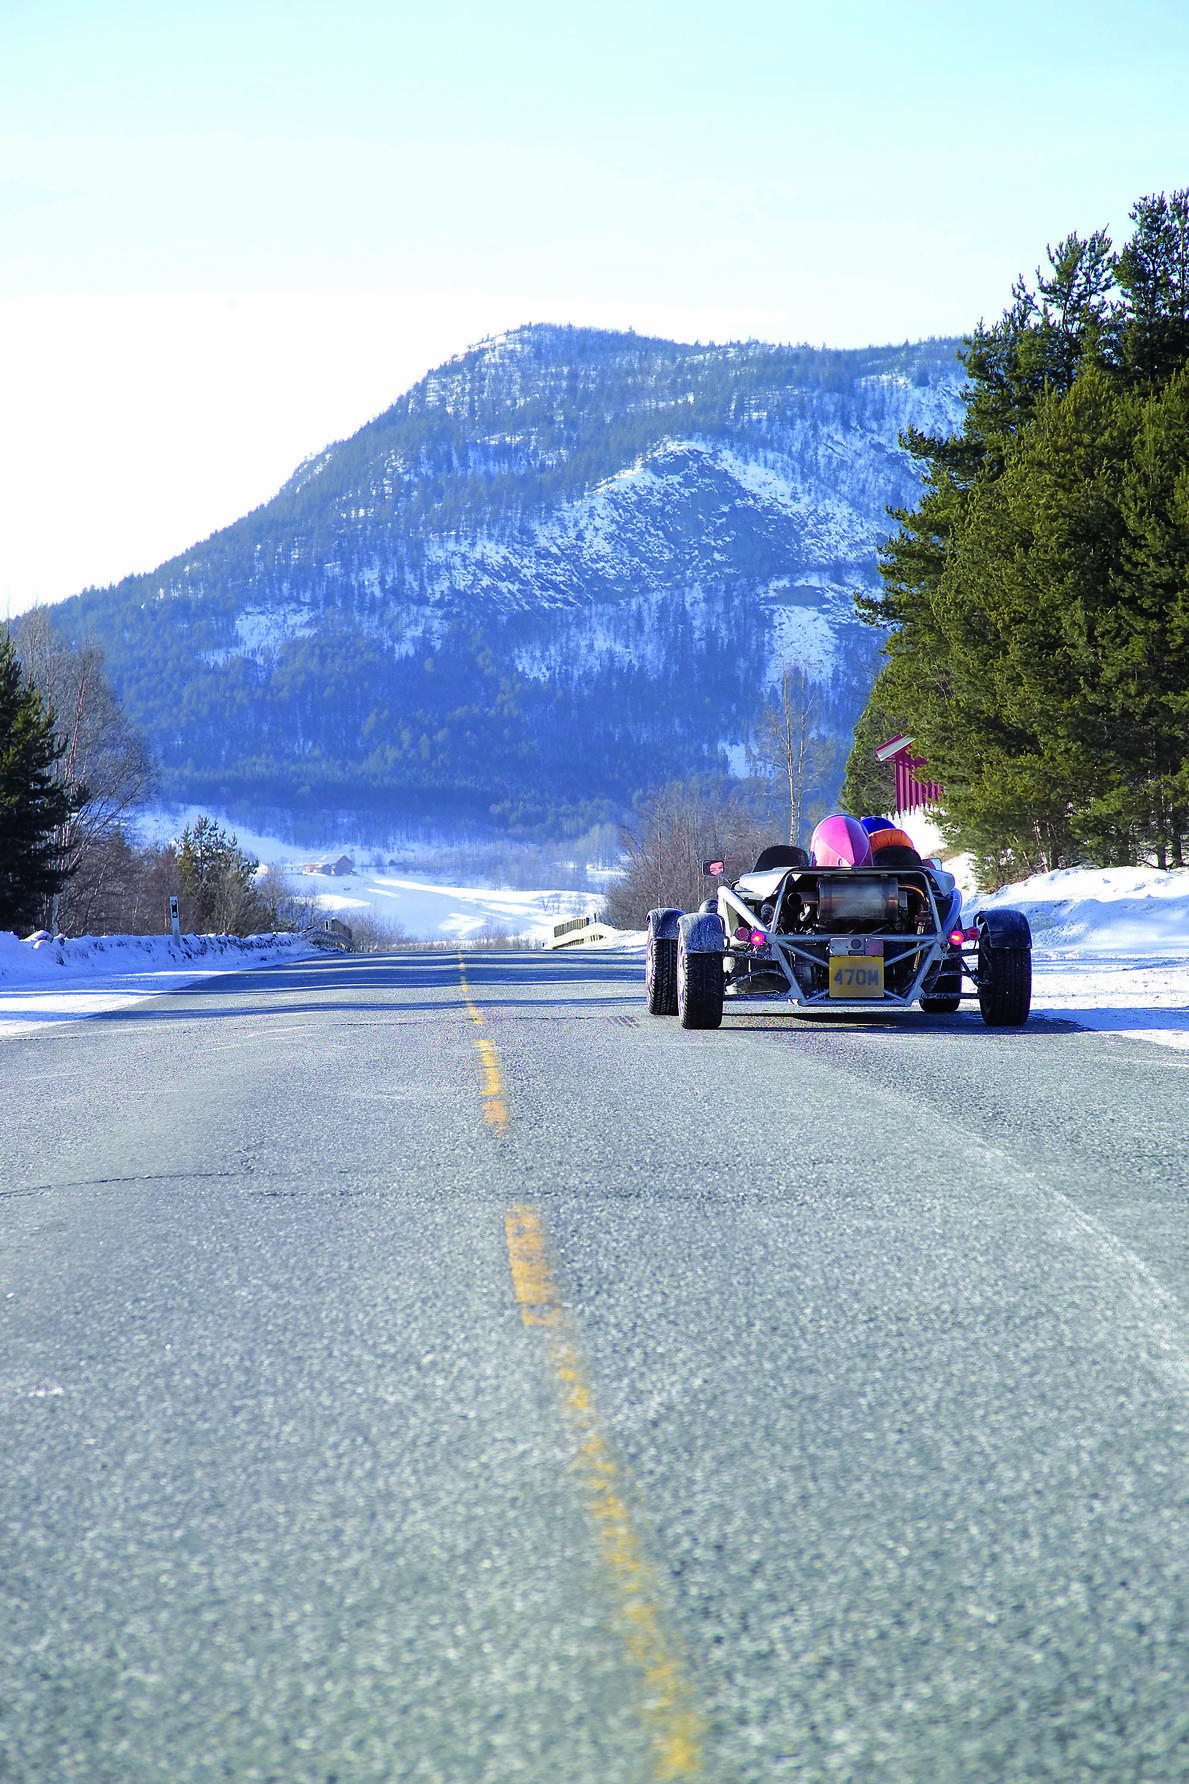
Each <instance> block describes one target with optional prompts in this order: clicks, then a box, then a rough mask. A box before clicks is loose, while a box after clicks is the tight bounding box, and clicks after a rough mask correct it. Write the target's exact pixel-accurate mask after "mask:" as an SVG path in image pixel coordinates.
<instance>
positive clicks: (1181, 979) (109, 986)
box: [0, 867, 1189, 1049]
mask: <svg viewBox="0 0 1189 1784" xmlns="http://www.w3.org/2000/svg"><path fill="white" fill-rule="evenodd" d="M308 877H309V881H310V885H311V892H312V893H314V894H316V895H318V897H319V902H320V904H321V906H322V908H324V909H326V910H335V911H338V912H340V913H341V915H342V917H343V919H344V920H345V921H346V922H348V923H349V922H350V921H351V915H352V912H353V911H359V910H367V911H369V912H372V911H374V912H376V913H377V914H379V915H381V916H382V917H388V918H389V919H390V920H392V921H394V922H397V923H399V924H400V925H401V926H402V927H403V928H404V929H405V931H406V933H407V934H409V935H412V936H426V935H431V936H434V937H436V938H437V939H439V940H445V941H454V942H457V943H459V944H460V945H467V944H470V945H472V946H473V945H479V946H482V945H483V942H484V940H486V939H488V938H491V937H494V936H496V935H498V934H501V933H502V934H504V935H508V936H525V937H536V938H537V939H539V940H544V939H546V938H547V936H548V934H549V932H550V931H551V929H552V926H553V924H554V923H555V922H557V921H559V919H560V918H561V917H563V916H566V915H569V914H570V913H571V912H575V911H577V912H581V911H583V910H586V909H589V908H590V905H591V902H592V900H591V896H590V894H589V893H578V892H532V891H524V892H519V891H507V890H503V891H501V890H499V889H495V888H492V887H465V886H464V887H460V886H442V885H433V884H430V883H429V882H427V881H422V880H412V879H402V878H397V877H390V876H387V875H383V874H381V875H372V874H357V875H352V876H350V877H349V878H345V879H333V878H330V877H328V876H317V875H311V876H308ZM332 888H333V890H332ZM990 905H1013V906H1015V907H1016V908H1017V909H1021V910H1023V911H1024V912H1025V913H1026V914H1027V917H1028V920H1029V922H1030V924H1031V925H1032V933H1033V938H1034V942H1035V947H1034V951H1033V996H1032V1009H1033V1013H1034V1014H1035V1015H1037V1016H1051V1017H1058V1018H1062V1019H1064V1020H1067V1021H1070V1020H1072V1021H1073V1022H1076V1023H1077V1024H1078V1025H1079V1026H1081V1027H1083V1028H1086V1029H1091V1030H1094V1031H1097V1032H1099V1033H1109V1034H1114V1035H1119V1036H1126V1037H1129V1038H1133V1039H1139V1040H1146V1041H1156V1042H1159V1043H1161V1044H1162V1045H1165V1046H1171V1047H1180V1048H1186V1049H1189V870H1185V871H1180V872H1171V873H1158V872H1156V871H1155V870H1154V869H1151V868H1138V867H1126V868H1124V867H1120V868H1070V869H1067V870H1065V871H1064V872H1061V873H1050V874H1041V875H1038V876H1037V877H1036V878H1034V879H1031V880H1025V881H1023V882H1022V883H1021V884H1019V885H1016V886H1008V887H1005V888H1004V889H1003V891H1001V892H997V893H996V894H994V896H993V897H981V898H980V897H977V896H974V897H968V899H967V904H966V908H967V911H968V912H972V911H974V910H976V909H978V908H979V907H980V906H990ZM619 945H620V946H626V947H629V948H635V949H642V946H643V937H642V936H638V935H632V936H626V935H625V936H624V937H623V938H622V941H621V942H620V944H619ZM307 952H308V949H307V947H306V945H305V944H304V943H302V942H301V940H300V938H297V937H293V936H256V937H252V938H251V939H250V940H249V941H246V942H238V941H235V940H234V939H233V938H230V937H226V936H186V937H183V938H182V940H181V941H180V942H175V941H173V940H172V939H171V938H170V937H165V936H109V937H106V938H103V939H94V938H90V937H82V938H79V939H78V940H74V941H68V942H65V943H55V942H51V941H47V942H43V943H42V944H41V945H40V946H35V945H32V944H31V943H29V942H26V941H18V939H17V938H16V937H15V936H10V935H3V934H0V1037H4V1036H7V1035H12V1034H16V1033H28V1032H29V1031H30V1030H31V1029H36V1028H42V1027H44V1026H46V1025H47V1024H48V1023H53V1022H60V1021H63V1020H65V1021H72V1020H77V1018H78V1017H80V1016H87V1015H95V1014H98V1013H99V1012H101V1011H105V1010H114V1009H119V1008H121V1007H123V1006H124V1005H126V1004H129V1003H133V1002H135V1001H137V1000H138V999H140V998H144V997H148V996H151V995H153V994H154V993H156V992H162V991H172V990H175V989H177V988H178V987H179V986H181V985H185V984H191V983H193V982H194V981H195V980H196V979H200V978H206V977H209V976H211V975H212V974H214V973H219V972H232V971H239V970H242V969H243V968H244V967H245V966H250V965H261V966H263V965H267V964H271V963H272V962H274V961H278V960H288V959H297V958H301V957H303V955H304V954H305V953H307Z"/></svg>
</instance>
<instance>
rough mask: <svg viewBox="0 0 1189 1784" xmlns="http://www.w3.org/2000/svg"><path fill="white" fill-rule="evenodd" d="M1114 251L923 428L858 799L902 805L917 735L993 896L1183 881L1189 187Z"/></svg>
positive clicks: (864, 728) (1082, 250) (1188, 794)
mask: <svg viewBox="0 0 1189 1784" xmlns="http://www.w3.org/2000/svg"><path fill="white" fill-rule="evenodd" d="M1130 219H1131V224H1132V232H1131V234H1130V236H1129V237H1128V239H1127V241H1126V242H1125V243H1124V245H1123V246H1122V247H1121V248H1120V249H1118V250H1116V249H1115V247H1114V246H1113V244H1112V242H1111V240H1110V237H1109V236H1108V234H1107V232H1106V231H1105V230H1098V231H1095V232H1094V233H1093V234H1091V235H1089V236H1087V237H1084V238H1083V237H1081V236H1079V235H1077V234H1076V233H1075V234H1071V235H1069V236H1067V237H1066V238H1065V239H1064V240H1063V241H1061V242H1060V243H1059V244H1058V245H1057V246H1056V247H1055V248H1050V249H1049V251H1048V259H1047V265H1046V266H1045V267H1044V268H1040V269H1038V270H1037V273H1036V275H1035V279H1034V280H1033V281H1029V280H1027V279H1024V278H1021V279H1019V280H1017V282H1016V284H1015V285H1014V286H1013V288H1012V293H1011V301H1010V303H1009V304H1008V306H1007V308H1006V310H1005V311H1004V313H1003V315H1002V317H1001V318H1000V319H999V320H998V321H997V322H995V323H993V324H991V325H989V326H985V325H983V324H980V325H979V327H978V328H977V329H975V330H974V332H973V333H972V334H971V335H970V336H968V337H967V339H966V343H965V350H964V353H963V356H962V357H963V358H964V361H965V366H966V372H967V379H968V383H967V388H966V391H965V393H964V402H965V416H964V420H963V425H962V428H961V430H960V431H959V432H958V433H956V434H954V435H953V436H951V437H940V436H936V435H930V434H925V433H920V432H910V433H908V434H906V435H904V436H903V437H902V444H903V445H904V446H905V447H906V448H907V449H908V451H909V452H910V453H911V454H912V456H913V457H914V458H915V459H916V460H917V461H918V462H919V464H920V465H921V467H922V470H923V473H924V477H923V493H922V496H921V499H920V500H919V502H918V503H917V504H916V506H915V507H912V508H905V509H898V510H892V514H893V518H894V519H895V520H896V521H897V522H898V531H897V532H896V533H895V535H894V536H893V537H891V538H890V539H889V540H888V541H887V543H886V545H885V547H884V549H883V552H882V554H881V562H880V573H881V576H882V578H883V588H882V592H881V593H880V594H878V595H875V596H871V595H860V596H857V597H856V606H857V608H858V610H859V612H860V615H861V617H862V618H864V619H865V620H867V621H868V623H870V624H872V625H875V626H879V627H882V628H886V629H887V634H888V635H887V638H886V642H885V645H884V650H885V655H886V659H887V661H886V664H885V666H884V668H883V670H882V671H881V673H880V675H879V677H878V678H877V680H876V683H875V687H874V689H873V692H872V696H871V700H870V702H869V704H868V708H867V711H866V713H865V714H864V715H863V718H862V719H861V720H860V723H859V726H858V727H857V729H856V739H855V748H854V751H853V752H852V756H851V760H850V764H849V768H848V776H847V780H846V783H845V785H844V789H843V797H844V800H845V802H846V803H847V805H848V807H849V808H850V809H851V810H855V811H857V810H859V809H864V810H870V809H879V807H880V806H881V805H883V804H886V802H887V795H888V791H889V787H888V783H887V779H886V776H885V775H884V774H883V773H881V772H880V771H879V770H877V769H876V767H875V765H874V763H873V761H872V759H871V757H872V750H873V746H874V745H875V744H877V743H879V742H880V741H882V738H883V737H887V736H889V735H890V734H892V733H893V732H895V731H897V730H905V731H908V732H911V734H912V736H913V738H914V742H915V751H916V753H919V754H920V755H922V756H924V757H925V758H926V759H927V760H928V763H929V769H930V773H931V775H932V777H933V778H935V779H937V780H940V781H941V782H942V783H943V785H944V787H945V790H946V809H945V814H944V821H943V829H944V831H945V832H946V834H947V835H948V837H949V839H950V840H951V841H952V842H953V843H954V844H955V845H956V846H958V847H961V848H963V849H966V850H968V851H970V852H971V853H972V854H973V855H974V857H975V858H976V861H977V863H978V868H979V873H980V876H981V879H982V882H983V883H984V884H986V885H994V884H1002V883H1004V882H1005V881H1007V880H1009V879H1013V878H1017V877H1020V876H1021V875H1023V874H1027V873H1030V872H1037V871H1046V870H1051V869H1053V868H1057V867H1061V866H1065V865H1069V864H1071V863H1075V862H1078V861H1093V862H1095V863H1099V864H1104V865H1109V864H1129V863H1137V862H1142V861H1149V862H1154V863H1155V864H1157V865H1159V866H1161V867H1164V866H1166V865H1173V866H1181V865H1183V864H1184V861H1185V852H1186V839H1187V837H1189V731H1187V729H1186V718H1187V717H1189V191H1185V190H1182V191H1175V192H1173V193H1171V194H1169V195H1166V194H1163V193H1160V194H1154V195H1150V196H1147V197H1143V198H1140V199H1139V200H1138V201H1137V202H1136V203H1135V205H1134V206H1133V207H1132V209H1131V212H1130Z"/></svg>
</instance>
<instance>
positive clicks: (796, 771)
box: [747, 663, 839, 843]
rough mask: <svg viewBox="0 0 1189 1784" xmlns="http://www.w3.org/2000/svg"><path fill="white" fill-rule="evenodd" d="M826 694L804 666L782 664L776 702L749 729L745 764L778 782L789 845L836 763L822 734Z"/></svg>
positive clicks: (803, 825) (802, 827) (834, 753)
mask: <svg viewBox="0 0 1189 1784" xmlns="http://www.w3.org/2000/svg"><path fill="white" fill-rule="evenodd" d="M825 699H826V690H825V689H824V688H823V686H822V684H821V683H820V682H815V681H813V680H811V678H810V676H809V674H808V672H807V671H806V668H805V665H804V663H785V664H784V665H783V666H782V668H781V671H780V681H779V684H778V686H777V690H776V697H775V698H774V699H772V700H770V701H769V702H768V704H767V705H766V706H765V707H764V709H763V711H762V712H761V713H760V716H759V718H758V719H757V720H756V723H755V725H754V726H753V728H752V732H751V735H750V737H749V738H748V743H747V759H748V764H749V766H750V768H751V771H752V773H753V774H755V775H758V776H759V777H760V778H761V779H763V780H767V781H769V782H773V781H775V782H783V784H784V787H785V789H787V794H788V829H789V841H790V842H791V843H800V842H802V841H804V836H803V832H804V831H805V829H806V827H807V819H808V818H809V816H810V807H811V805H812V803H813V801H814V796H815V795H816V794H819V793H820V792H821V790H822V784H823V782H824V781H825V780H826V779H828V777H829V775H830V774H831V772H832V771H833V769H834V768H835V767H836V766H837V763H838V753H839V752H838V745H837V743H836V742H835V740H834V739H833V738H832V737H830V736H829V734H828V733H827V732H826V731H825V730H824V728H823V719H824V717H825Z"/></svg>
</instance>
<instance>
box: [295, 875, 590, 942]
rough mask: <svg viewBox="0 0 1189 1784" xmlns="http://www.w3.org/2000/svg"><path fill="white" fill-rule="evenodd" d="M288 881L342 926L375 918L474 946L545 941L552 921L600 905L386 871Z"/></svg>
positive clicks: (412, 934)
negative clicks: (488, 941) (514, 940)
mask: <svg viewBox="0 0 1189 1784" xmlns="http://www.w3.org/2000/svg"><path fill="white" fill-rule="evenodd" d="M291 883H292V884H293V885H294V886H295V888H296V890H297V891H298V892H299V893H304V892H305V891H306V890H307V888H308V890H309V895H310V896H311V897H314V898H316V899H317V901H318V905H319V907H320V908H321V909H322V910H324V911H327V912H329V913H330V914H331V915H333V916H336V917H340V918H341V919H342V921H343V922H344V923H347V924H350V922H351V919H352V917H353V916H361V915H363V916H374V917H375V918H376V919H377V920H378V921H379V922H381V923H388V924H392V925H394V926H397V927H399V928H400V929H401V930H403V932H404V934H405V935H406V936H408V937H409V939H410V940H416V941H446V942H477V941H482V940H483V938H484V937H485V936H486V937H489V938H491V939H498V938H500V937H508V938H519V939H521V940H524V941H538V942H545V941H548V940H549V939H550V937H551V936H552V934H553V925H554V924H555V923H560V922H561V921H562V920H563V919H564V918H566V917H573V916H581V915H582V914H583V913H584V912H586V911H590V910H593V909H594V908H595V907H596V906H597V905H598V902H599V898H598V894H597V893H594V892H531V891H530V892H520V891H516V890H513V889H510V888H501V887H498V886H441V885H435V884H433V882H431V881H429V880H420V879H404V878H401V877H399V876H396V875H393V874H385V873H366V872H362V873H355V874H348V875H345V876H343V877H342V878H337V877H336V878H332V877H330V876H329V875H327V874H316V873H311V874H302V875H301V877H300V879H299V880H295V881H292V882H291Z"/></svg>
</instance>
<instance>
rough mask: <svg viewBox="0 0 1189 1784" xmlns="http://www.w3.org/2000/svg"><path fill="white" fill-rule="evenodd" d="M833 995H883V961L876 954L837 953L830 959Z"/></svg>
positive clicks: (831, 994)
mask: <svg viewBox="0 0 1189 1784" xmlns="http://www.w3.org/2000/svg"><path fill="white" fill-rule="evenodd" d="M830 996H831V997H882V996H883V961H882V960H880V959H878V958H876V956H874V955H863V954H849V955H848V954H836V955H835V956H834V957H833V959H832V960H831V961H830Z"/></svg>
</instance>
